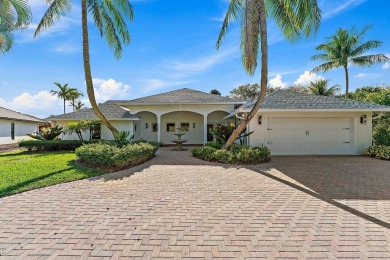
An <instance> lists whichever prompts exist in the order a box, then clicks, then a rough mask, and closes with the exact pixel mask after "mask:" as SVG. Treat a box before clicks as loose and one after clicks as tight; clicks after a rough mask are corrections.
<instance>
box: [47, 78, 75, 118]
mask: <svg viewBox="0 0 390 260" xmlns="http://www.w3.org/2000/svg"><path fill="white" fill-rule="evenodd" d="M54 85H56V86H57V87H58V88H59V90H50V93H51V94H52V95H53V96H57V97H58V98H60V99H62V100H63V101H64V114H65V113H66V111H65V105H66V101H67V100H69V95H70V93H72V92H74V91H76V89H75V88H69V87H68V84H64V85H61V84H60V83H58V82H54Z"/></svg>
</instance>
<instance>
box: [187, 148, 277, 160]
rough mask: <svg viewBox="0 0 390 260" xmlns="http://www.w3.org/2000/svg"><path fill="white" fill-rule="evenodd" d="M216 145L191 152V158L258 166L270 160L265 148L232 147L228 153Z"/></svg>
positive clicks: (268, 151)
mask: <svg viewBox="0 0 390 260" xmlns="http://www.w3.org/2000/svg"><path fill="white" fill-rule="evenodd" d="M215 147H218V146H217V145H214V144H213V145H206V146H203V147H197V148H194V149H193V150H192V156H194V157H196V158H199V159H202V160H205V161H210V162H220V163H230V164H258V163H266V162H269V161H270V160H271V152H270V150H269V149H268V148H267V147H251V146H243V145H237V144H235V145H233V146H232V148H231V149H230V151H227V150H221V149H218V148H215Z"/></svg>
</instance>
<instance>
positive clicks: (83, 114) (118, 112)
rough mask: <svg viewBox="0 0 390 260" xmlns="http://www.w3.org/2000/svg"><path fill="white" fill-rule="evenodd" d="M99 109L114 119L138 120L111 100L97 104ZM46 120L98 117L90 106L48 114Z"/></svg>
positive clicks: (108, 117)
mask: <svg viewBox="0 0 390 260" xmlns="http://www.w3.org/2000/svg"><path fill="white" fill-rule="evenodd" d="M99 109H100V111H102V113H103V114H104V115H105V116H106V117H107V119H109V120H110V119H111V120H113V119H116V120H138V117H136V116H135V115H133V114H130V112H129V111H128V110H125V109H124V108H122V107H120V106H117V105H115V104H114V103H111V102H109V101H108V102H106V103H103V104H99ZM46 119H47V120H91V119H98V117H97V116H96V115H95V113H94V112H93V110H92V108H85V109H81V110H77V111H75V112H71V113H66V114H63V115H57V116H50V117H48V118H46Z"/></svg>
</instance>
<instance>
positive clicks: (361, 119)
mask: <svg viewBox="0 0 390 260" xmlns="http://www.w3.org/2000/svg"><path fill="white" fill-rule="evenodd" d="M366 123H367V115H362V116H361V117H360V124H362V125H365V124H366Z"/></svg>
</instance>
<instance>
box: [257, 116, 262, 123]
mask: <svg viewBox="0 0 390 260" xmlns="http://www.w3.org/2000/svg"><path fill="white" fill-rule="evenodd" d="M262 122H263V117H262V116H259V118H257V123H259V125H261V123H262Z"/></svg>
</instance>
